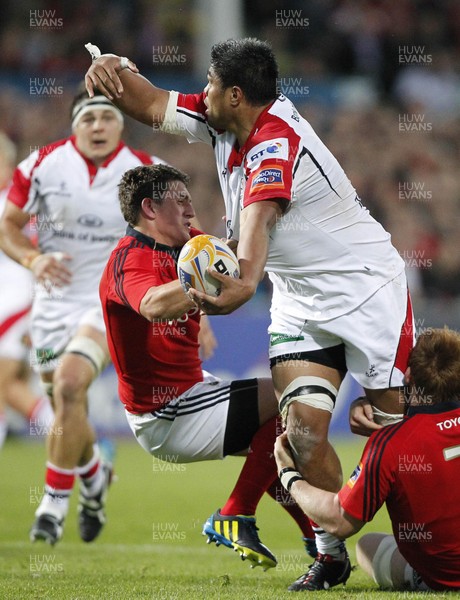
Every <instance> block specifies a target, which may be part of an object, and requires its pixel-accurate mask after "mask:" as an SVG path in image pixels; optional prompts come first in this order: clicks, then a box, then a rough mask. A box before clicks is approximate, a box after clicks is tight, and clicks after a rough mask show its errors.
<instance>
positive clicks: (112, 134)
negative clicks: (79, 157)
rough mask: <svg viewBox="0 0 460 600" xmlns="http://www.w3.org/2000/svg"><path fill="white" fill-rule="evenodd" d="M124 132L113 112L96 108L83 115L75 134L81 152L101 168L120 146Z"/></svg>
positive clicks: (76, 126)
mask: <svg viewBox="0 0 460 600" xmlns="http://www.w3.org/2000/svg"><path fill="white" fill-rule="evenodd" d="M122 130H123V125H122V124H121V123H120V121H119V119H117V117H116V115H115V113H114V112H113V110H104V109H100V108H96V109H94V110H90V111H88V112H87V113H85V114H84V115H82V117H81V118H80V119H79V121H77V124H76V125H75V127H74V129H73V132H74V134H75V143H76V146H77V148H78V149H79V150H80V152H81V153H82V154H83V155H84V156H86V158H89V160H91V161H92V162H94V163H95V164H96V165H97V166H99V165H100V164H102V163H103V162H104V160H105V159H106V158H107V157H108V156H109V155H110V154H111V153H112V152H113V151H114V150H115V148H116V147H117V146H118V143H119V142H120V138H121V132H122Z"/></svg>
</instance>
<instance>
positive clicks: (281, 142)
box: [248, 138, 288, 166]
mask: <svg viewBox="0 0 460 600" xmlns="http://www.w3.org/2000/svg"><path fill="white" fill-rule="evenodd" d="M267 154H271V155H274V154H276V158H281V159H284V160H287V158H288V141H287V138H278V139H275V140H269V141H267V142H262V143H261V144H257V145H256V146H254V148H252V149H251V155H250V157H249V160H248V166H250V165H251V164H252V163H253V162H256V161H258V160H260V159H263V158H264V157H267Z"/></svg>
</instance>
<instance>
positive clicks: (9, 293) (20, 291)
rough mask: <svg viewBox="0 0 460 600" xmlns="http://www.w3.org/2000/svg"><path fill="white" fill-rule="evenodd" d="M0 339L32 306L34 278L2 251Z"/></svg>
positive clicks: (2, 197) (0, 195) (0, 203)
mask: <svg viewBox="0 0 460 600" xmlns="http://www.w3.org/2000/svg"><path fill="white" fill-rule="evenodd" d="M6 197H7V189H3V190H0V216H1V215H2V214H3V211H4V210H5V204H6ZM0 275H1V278H2V285H1V286H0V337H1V335H2V333H4V332H6V331H7V329H8V325H9V324H11V325H13V324H14V323H15V319H16V318H19V316H18V315H20V314H22V313H24V311H25V310H26V309H27V308H30V306H31V304H32V289H33V281H34V279H33V276H32V273H31V272H30V271H29V270H28V269H26V268H24V267H23V266H22V265H18V263H17V262H16V261H14V260H12V259H11V258H10V257H9V256H7V255H6V254H5V253H4V252H3V251H2V250H0Z"/></svg>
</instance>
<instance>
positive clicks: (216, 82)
mask: <svg viewBox="0 0 460 600" xmlns="http://www.w3.org/2000/svg"><path fill="white" fill-rule="evenodd" d="M204 94H205V99H204V103H205V104H206V117H207V119H208V123H209V124H210V125H211V127H215V128H217V129H226V128H227V124H228V119H229V113H228V108H227V94H226V90H225V89H224V88H223V87H222V83H221V81H220V79H219V78H218V77H217V76H216V74H215V73H214V70H213V68H212V67H210V68H209V71H208V83H207V85H206V87H205V88H204Z"/></svg>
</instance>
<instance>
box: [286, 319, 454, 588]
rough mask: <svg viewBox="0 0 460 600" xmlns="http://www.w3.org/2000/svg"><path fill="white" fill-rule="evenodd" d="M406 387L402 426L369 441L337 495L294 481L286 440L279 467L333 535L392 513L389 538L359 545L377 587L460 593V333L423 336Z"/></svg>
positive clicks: (371, 536) (367, 538)
mask: <svg viewBox="0 0 460 600" xmlns="http://www.w3.org/2000/svg"><path fill="white" fill-rule="evenodd" d="M406 379H407V381H408V384H409V387H408V408H407V414H406V416H405V418H404V419H403V421H401V422H400V423H398V424H394V425H390V426H388V427H385V428H383V429H381V430H380V431H377V432H375V433H373V434H372V436H371V437H370V439H369V441H368V442H367V444H366V447H365V448H364V452H363V455H362V458H361V460H360V462H359V464H358V466H357V467H356V469H355V470H354V472H353V473H352V475H351V477H350V479H349V480H348V482H347V483H346V485H344V487H343V488H342V489H341V490H340V491H339V492H338V493H337V494H334V493H332V492H326V491H324V490H320V489H318V488H317V487H314V486H312V485H310V484H309V483H308V480H307V481H305V480H304V479H303V478H302V476H301V475H300V473H298V472H296V469H295V467H294V461H293V459H292V451H291V449H290V446H289V442H288V440H287V436H286V434H283V435H282V436H280V437H279V438H278V439H277V441H276V446H275V458H276V461H277V465H278V469H279V470H280V476H281V481H282V483H283V484H284V485H285V486H286V489H287V490H290V492H291V494H292V495H293V496H294V498H295V499H296V500H297V502H298V504H299V505H300V506H301V507H302V508H303V509H304V511H305V512H306V513H307V514H308V515H311V516H312V517H313V519H315V521H316V522H317V523H318V524H319V525H321V526H322V527H323V528H324V529H325V530H326V531H329V532H331V533H333V534H334V535H337V536H339V537H343V538H346V537H349V536H351V535H354V534H355V533H357V532H358V531H359V530H360V529H361V528H362V527H363V525H364V524H365V523H367V522H368V521H371V520H372V519H373V517H374V515H375V513H376V512H377V511H378V510H379V508H380V507H381V506H382V505H383V503H385V504H386V506H387V509H388V514H389V516H390V519H391V524H392V529H393V535H386V534H383V533H368V534H366V535H364V536H363V537H362V538H361V539H360V540H359V541H358V545H357V557H358V562H359V564H360V566H361V567H362V568H363V570H364V571H366V573H368V574H369V575H370V576H371V577H373V578H374V580H375V581H376V582H377V583H378V584H379V585H380V586H381V587H383V588H387V589H392V590H413V591H429V590H444V591H449V590H450V591H453V590H460V486H459V485H458V481H459V480H460V444H459V440H460V334H458V333H457V332H454V331H451V330H449V329H447V328H445V329H429V330H427V331H425V332H424V333H422V334H421V335H420V337H419V338H418V340H417V343H416V345H415V347H414V349H413V350H412V353H411V355H410V358H409V367H408V370H407V372H406ZM303 577H305V576H303ZM299 586H302V578H301V579H300V580H299Z"/></svg>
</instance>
